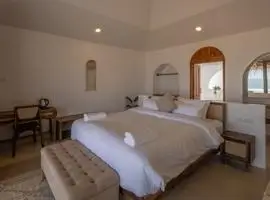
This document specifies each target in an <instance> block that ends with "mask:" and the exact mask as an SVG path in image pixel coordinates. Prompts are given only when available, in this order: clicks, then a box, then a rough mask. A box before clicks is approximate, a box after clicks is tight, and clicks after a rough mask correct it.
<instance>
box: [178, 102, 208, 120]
mask: <svg viewBox="0 0 270 200" xmlns="http://www.w3.org/2000/svg"><path fill="white" fill-rule="evenodd" d="M178 101H180V102H183V103H186V104H190V105H192V106H195V107H197V108H198V109H199V110H200V114H199V117H200V118H202V119H206V117H207V112H208V108H209V105H210V103H211V101H205V100H196V99H185V98H182V97H178Z"/></svg>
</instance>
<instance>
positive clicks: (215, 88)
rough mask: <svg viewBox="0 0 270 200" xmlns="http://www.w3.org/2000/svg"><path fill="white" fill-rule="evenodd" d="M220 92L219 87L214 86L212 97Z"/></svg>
mask: <svg viewBox="0 0 270 200" xmlns="http://www.w3.org/2000/svg"><path fill="white" fill-rule="evenodd" d="M220 90H221V87H220V86H218V85H216V86H214V87H213V92H214V95H217V93H218V92H219V91H220Z"/></svg>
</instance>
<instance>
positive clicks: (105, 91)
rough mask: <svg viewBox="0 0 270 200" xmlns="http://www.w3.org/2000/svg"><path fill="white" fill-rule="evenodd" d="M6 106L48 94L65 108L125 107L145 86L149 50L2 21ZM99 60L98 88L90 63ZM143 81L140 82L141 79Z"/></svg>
mask: <svg viewBox="0 0 270 200" xmlns="http://www.w3.org/2000/svg"><path fill="white" fill-rule="evenodd" d="M0 44H1V48H0V66H1V67H0V95H1V102H0V109H1V110H4V109H11V108H12V107H13V106H14V105H18V104H22V103H35V102H36V101H37V100H38V99H39V98H40V97H47V98H49V99H50V100H51V102H52V105H54V106H56V107H57V108H58V110H59V112H60V113H65V114H67V113H76V112H83V111H84V112H85V111H101V110H105V111H106V110H107V111H114V110H123V109H124V97H125V96H126V95H132V94H137V93H138V92H141V90H142V88H143V67H144V53H143V52H137V51H132V50H125V49H121V48H116V47H109V46H103V45H97V44H93V43H89V42H84V41H79V40H74V39H69V38H64V37H58V36H54V35H49V34H45V33H40V32H33V31H27V30H22V29H16V28H10V27H5V26H0ZM89 59H94V60H96V62H97V91H96V92H86V91H85V85H86V84H85V77H86V75H85V72H86V69H85V65H86V62H87V61H88V60H89ZM138 80H140V81H138Z"/></svg>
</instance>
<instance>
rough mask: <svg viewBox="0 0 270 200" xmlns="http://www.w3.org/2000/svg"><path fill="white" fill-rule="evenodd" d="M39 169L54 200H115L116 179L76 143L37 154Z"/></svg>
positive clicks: (104, 164)
mask: <svg viewBox="0 0 270 200" xmlns="http://www.w3.org/2000/svg"><path fill="white" fill-rule="evenodd" d="M41 168H42V170H43V173H44V175H45V178H46V179H47V181H48V184H49V186H50V188H51V190H52V193H53V195H54V197H55V199H56V200H107V199H108V200H118V199H119V178H118V175H117V174H116V173H115V172H114V170H112V169H111V168H110V167H109V166H108V165H107V164H106V163H104V162H103V161H102V160H101V159H100V158H99V157H97V156H96V155H95V154H93V153H92V152H91V151H89V150H88V149H87V148H85V147H84V146H83V145H81V144H80V143H79V142H77V141H71V140H70V141H69V140H68V141H64V142H62V143H59V144H54V145H51V146H48V147H45V148H43V149H42V150H41Z"/></svg>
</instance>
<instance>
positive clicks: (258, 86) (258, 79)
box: [248, 64, 270, 93]
mask: <svg viewBox="0 0 270 200" xmlns="http://www.w3.org/2000/svg"><path fill="white" fill-rule="evenodd" d="M269 73H270V72H269ZM263 79H264V76H263V65H262V64H257V65H255V66H253V67H252V68H251V69H250V71H249V74H248V92H249V93H264V81H263ZM269 82H270V81H269Z"/></svg>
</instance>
